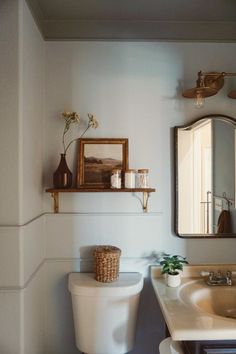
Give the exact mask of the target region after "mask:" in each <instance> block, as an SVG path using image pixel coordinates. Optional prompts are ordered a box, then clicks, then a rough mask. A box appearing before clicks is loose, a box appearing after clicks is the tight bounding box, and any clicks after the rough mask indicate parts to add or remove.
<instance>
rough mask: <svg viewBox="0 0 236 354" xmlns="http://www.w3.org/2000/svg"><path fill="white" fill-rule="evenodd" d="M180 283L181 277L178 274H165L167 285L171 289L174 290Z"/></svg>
mask: <svg viewBox="0 0 236 354" xmlns="http://www.w3.org/2000/svg"><path fill="white" fill-rule="evenodd" d="M180 283H181V276H180V273H178V274H175V275H172V274H167V285H168V286H170V287H171V288H175V287H176V286H179V285H180Z"/></svg>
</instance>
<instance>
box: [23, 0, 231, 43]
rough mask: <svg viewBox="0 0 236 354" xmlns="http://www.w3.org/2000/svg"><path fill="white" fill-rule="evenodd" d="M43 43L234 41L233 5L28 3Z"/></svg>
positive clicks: (216, 1)
mask: <svg viewBox="0 0 236 354" xmlns="http://www.w3.org/2000/svg"><path fill="white" fill-rule="evenodd" d="M26 1H27V3H28V5H29V8H30V10H31V12H32V14H33V16H34V18H35V20H36V22H37V24H38V26H39V28H40V30H41V32H42V34H43V37H44V38H45V40H150V41H151V40H160V41H161V40H163V41H218V42H236V1H235V0H26Z"/></svg>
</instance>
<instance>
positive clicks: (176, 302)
mask: <svg viewBox="0 0 236 354" xmlns="http://www.w3.org/2000/svg"><path fill="white" fill-rule="evenodd" d="M218 269H221V270H222V271H225V270H231V271H234V272H235V271H236V265H196V266H185V267H184V271H183V275H182V278H181V285H180V286H179V287H177V288H170V287H168V286H167V285H166V281H165V278H164V276H163V275H161V268H160V267H159V266H153V267H152V269H151V279H152V285H153V288H154V291H155V293H156V296H157V300H158V302H159V305H160V307H161V310H162V313H163V316H164V318H165V321H166V324H167V327H168V330H169V332H170V335H171V337H172V339H173V340H178V341H183V340H231V339H234V340H235V339H236V319H232V318H226V317H221V316H218V315H214V314H209V313H207V312H204V311H201V310H199V309H195V308H194V307H193V306H191V305H190V304H188V303H187V301H186V302H184V301H183V300H182V299H181V298H180V296H179V294H180V291H182V289H183V287H184V286H185V285H186V284H189V282H196V280H197V281H200V282H203V285H204V286H205V283H204V279H203V278H202V277H200V271H211V270H213V271H216V270H218ZM234 283H235V284H236V281H235V282H234ZM233 287H236V285H233ZM235 304H236V299H235Z"/></svg>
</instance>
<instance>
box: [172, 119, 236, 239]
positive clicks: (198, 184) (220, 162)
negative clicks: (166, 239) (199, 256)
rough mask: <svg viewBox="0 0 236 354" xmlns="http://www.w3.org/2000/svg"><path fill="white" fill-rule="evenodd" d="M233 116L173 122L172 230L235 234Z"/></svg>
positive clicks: (193, 234) (190, 234)
mask: <svg viewBox="0 0 236 354" xmlns="http://www.w3.org/2000/svg"><path fill="white" fill-rule="evenodd" d="M235 147H236V120H235V119H234V118H232V117H229V116H226V115H219V114H215V115H207V116H204V117H201V118H199V119H197V120H194V121H193V122H191V123H189V124H186V125H183V126H178V127H175V192H176V198H175V232H176V234H177V235H178V236H181V237H203V238H209V237H214V238H219V237H236V209H235V183H236V180H235V166H236V163H235Z"/></svg>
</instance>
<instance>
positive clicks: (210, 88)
mask: <svg viewBox="0 0 236 354" xmlns="http://www.w3.org/2000/svg"><path fill="white" fill-rule="evenodd" d="M226 76H236V73H227V72H220V73H219V72H202V71H199V72H198V79H197V81H196V87H194V88H191V89H188V90H185V91H184V92H183V93H182V96H183V97H185V98H194V99H195V102H194V106H195V107H196V108H201V107H203V106H204V103H205V98H206V97H210V96H214V95H216V94H217V93H218V91H219V90H220V89H221V88H222V87H223V86H224V78H225V77H226ZM228 97H230V98H233V99H236V90H233V91H231V92H230V93H229V94H228Z"/></svg>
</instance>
